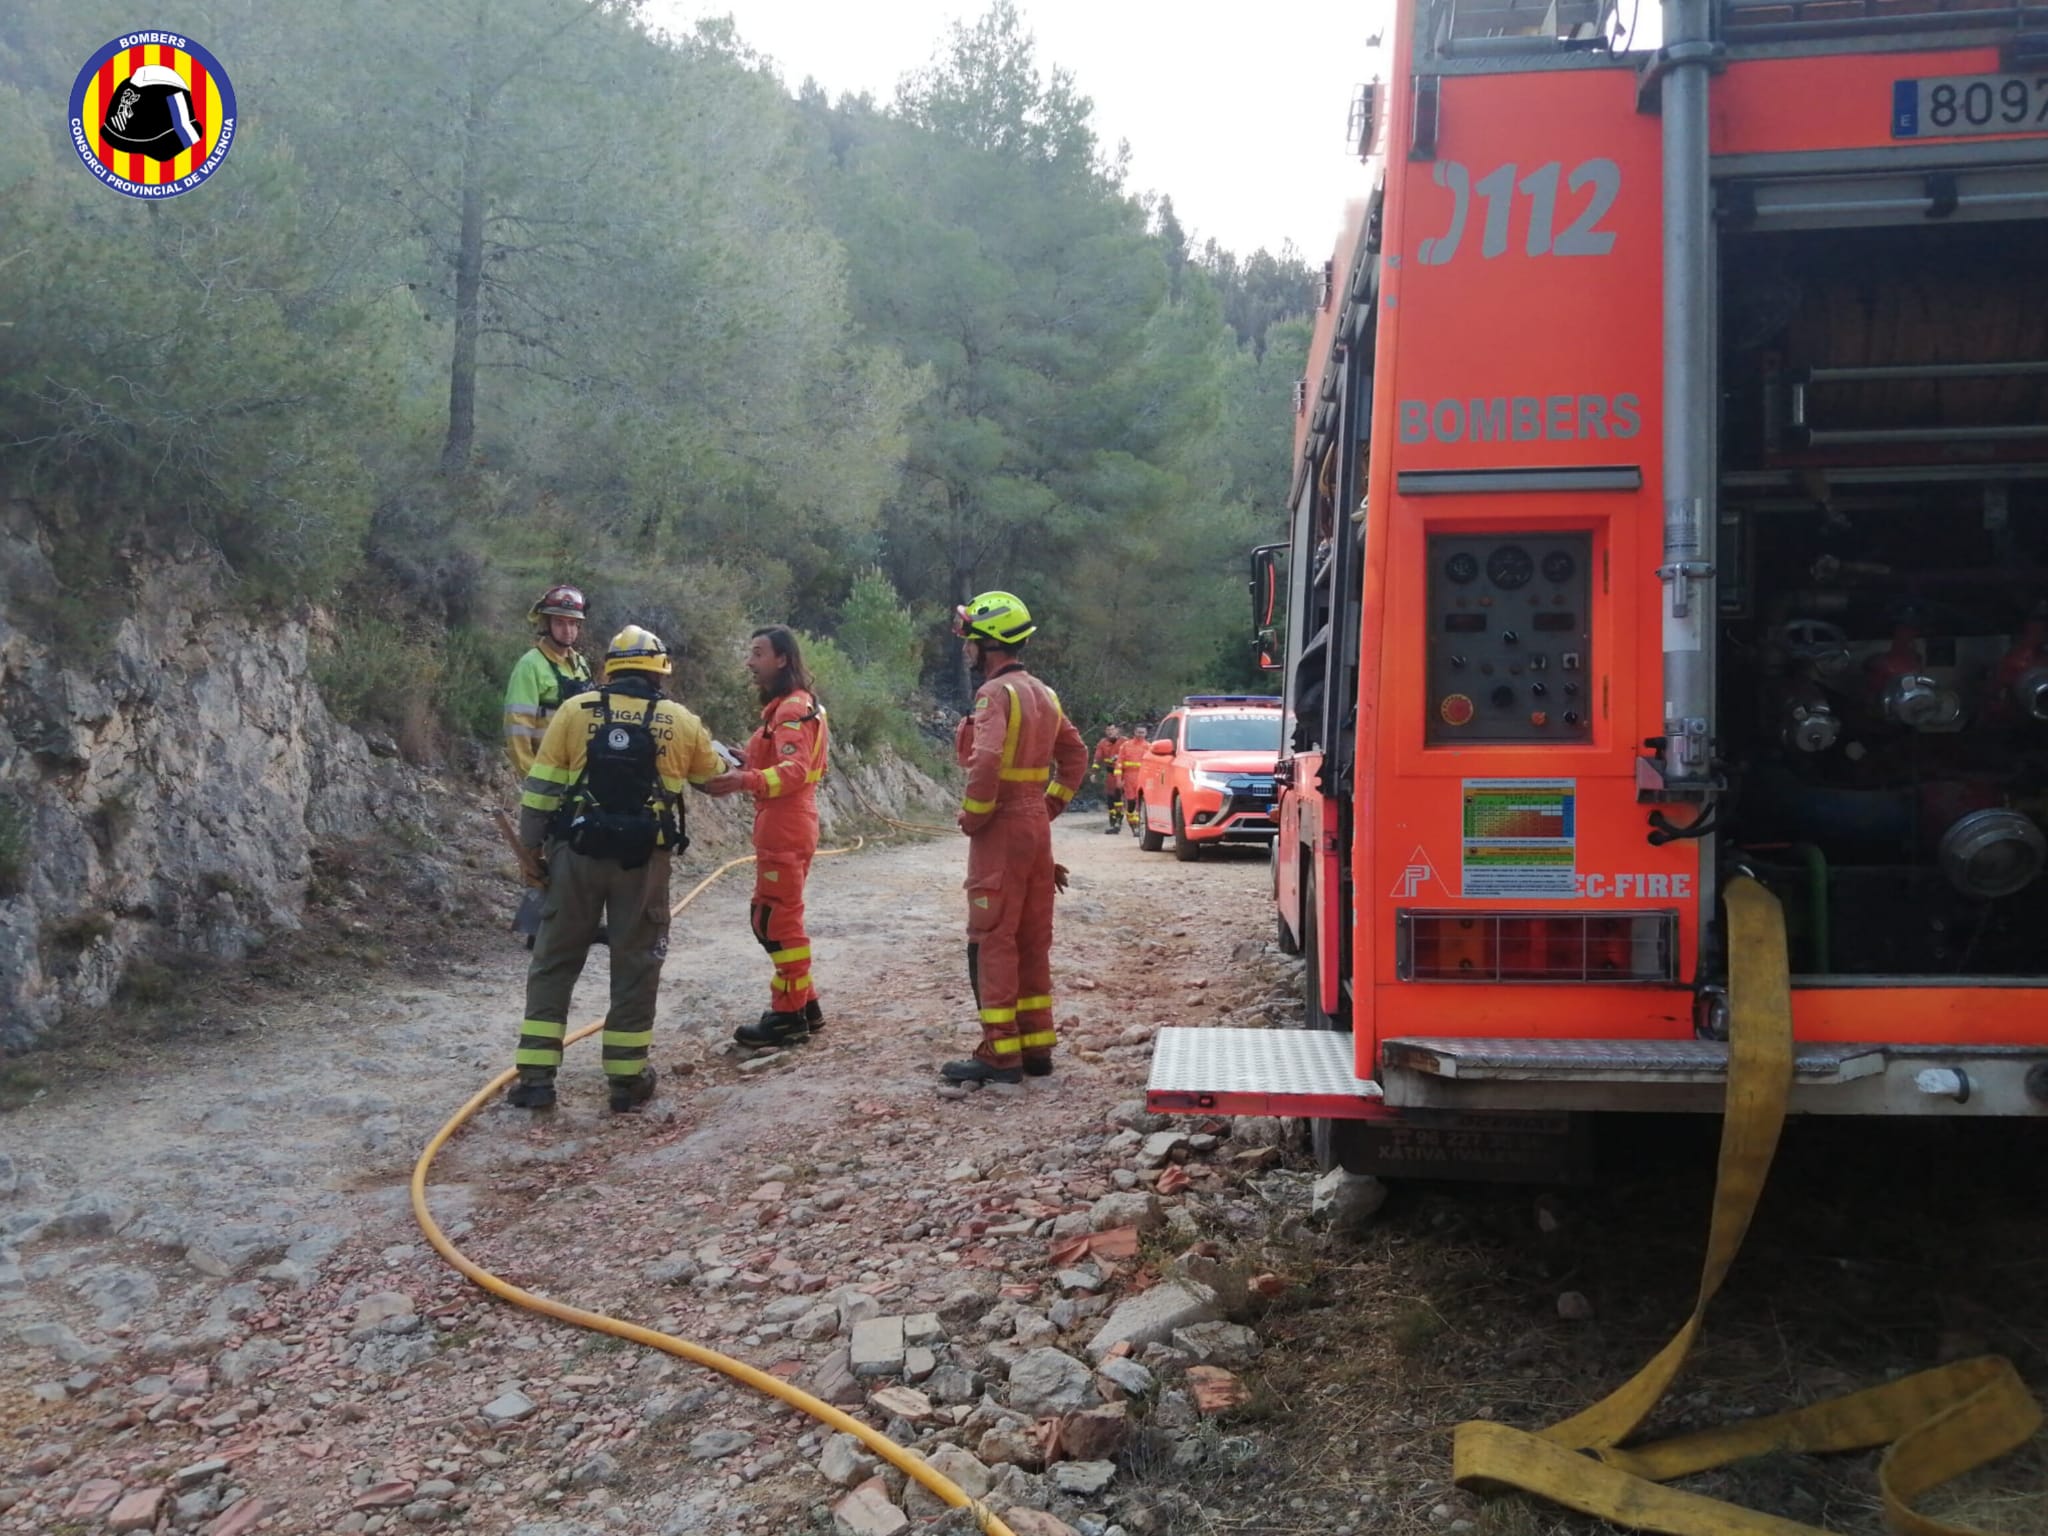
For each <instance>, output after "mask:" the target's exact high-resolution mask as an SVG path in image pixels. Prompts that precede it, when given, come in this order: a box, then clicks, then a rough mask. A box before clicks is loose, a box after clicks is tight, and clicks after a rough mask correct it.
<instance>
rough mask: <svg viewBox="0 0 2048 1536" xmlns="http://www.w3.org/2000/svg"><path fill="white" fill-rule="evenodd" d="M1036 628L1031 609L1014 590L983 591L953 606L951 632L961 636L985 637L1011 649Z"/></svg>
mask: <svg viewBox="0 0 2048 1536" xmlns="http://www.w3.org/2000/svg"><path fill="white" fill-rule="evenodd" d="M1037 630H1038V626H1037V625H1036V624H1034V623H1032V622H1031V610H1030V609H1029V608H1026V607H1025V606H1024V599H1023V598H1021V597H1019V596H1017V594H1016V593H1014V592H983V593H981V594H980V595H979V596H977V597H975V598H972V599H970V600H969V601H968V603H967V604H966V605H965V606H964V607H960V608H955V609H954V610H953V633H954V634H956V635H958V636H959V637H960V638H961V639H963V640H988V641H992V642H993V643H994V644H996V645H1000V646H1005V647H1009V648H1013V649H1014V648H1015V647H1017V646H1020V645H1022V644H1023V643H1024V642H1025V641H1026V640H1028V639H1029V638H1030V637H1031V636H1032V635H1033V634H1035V633H1036V632H1037Z"/></svg>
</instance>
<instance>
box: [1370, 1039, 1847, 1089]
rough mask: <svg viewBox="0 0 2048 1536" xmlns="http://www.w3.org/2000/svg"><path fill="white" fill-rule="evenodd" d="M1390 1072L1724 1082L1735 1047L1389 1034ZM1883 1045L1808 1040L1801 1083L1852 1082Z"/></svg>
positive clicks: (1384, 1052)
mask: <svg viewBox="0 0 2048 1536" xmlns="http://www.w3.org/2000/svg"><path fill="white" fill-rule="evenodd" d="M1380 1060H1381V1062H1382V1063H1383V1064H1384V1065H1385V1067H1386V1069H1387V1070H1388V1071H1389V1072H1396V1071H1405V1072H1419V1073H1422V1074H1423V1075H1425V1076H1428V1077H1447V1078H1460V1079H1463V1080H1465V1081H1468V1082H1513V1081H1524V1082H1526V1081H1531V1080H1541V1081H1545V1082H1589V1083H1626V1082H1638V1083H1718V1082H1724V1081H1726V1080H1727V1077H1728V1047H1727V1045H1725V1044H1724V1043H1723V1042H1721V1041H1718V1040H1525V1039H1512V1040H1462V1039H1405V1040H1388V1041H1386V1042H1385V1043H1384V1044H1383V1045H1382V1046H1381V1047H1380ZM1884 1065H1885V1055H1884V1047H1882V1046H1878V1045H1835V1044H1827V1045H1802V1046H1799V1047H1798V1048H1797V1049H1796V1050H1795V1052H1794V1053H1793V1064H1792V1075H1793V1077H1794V1079H1795V1080H1797V1081H1799V1082H1802V1083H1848V1082H1854V1081H1855V1080H1856V1079H1858V1078H1862V1077H1874V1076H1876V1075H1877V1074H1878V1073H1881V1072H1882V1071H1884Z"/></svg>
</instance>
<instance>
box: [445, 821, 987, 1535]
mask: <svg viewBox="0 0 2048 1536" xmlns="http://www.w3.org/2000/svg"><path fill="white" fill-rule="evenodd" d="M856 793H858V792H857V791H856ZM862 803H863V804H865V803H866V802H865V801H863V802H862ZM869 809H870V810H871V811H872V810H873V807H869ZM876 814H878V815H879V814H880V813H879V812H877V813H876ZM882 819H883V820H885V821H888V820H892V819H893V818H890V817H883V818H882ZM897 824H898V825H902V823H897ZM863 841H864V840H863V839H859V838H856V839H855V840H854V842H853V843H852V844H851V845H849V846H847V847H845V848H826V849H821V850H819V854H818V856H819V857H820V858H829V857H832V856H833V855H836V854H843V853H852V852H854V851H855V850H856V849H858V848H859V847H860V846H861V844H862V842H863ZM753 862H754V856H753V855H752V854H746V855H744V856H742V857H740V858H737V859H729V860H727V861H726V862H725V863H723V864H721V865H719V866H718V868H716V869H714V870H713V871H711V873H710V874H708V875H706V876H705V877H704V878H703V879H702V880H700V881H698V882H697V884H696V885H694V886H693V887H691V889H690V892H689V894H688V895H686V896H684V897H683V899H682V900H681V901H678V902H677V903H676V904H675V905H674V906H672V907H670V908H669V915H670V916H671V917H675V916H679V915H681V913H682V911H683V909H684V908H685V907H687V906H689V904H690V903H691V902H693V901H695V900H696V899H697V898H698V896H700V895H702V894H703V893H704V891H706V890H707V889H709V888H710V886H711V883H712V882H713V881H714V880H716V879H718V878H719V876H721V875H723V874H725V873H726V872H727V871H728V870H732V869H737V868H738V867H739V866H740V865H742V864H751V863H753ZM603 1027H604V1021H603V1020H602V1019H600V1020H598V1021H596V1022H595V1023H591V1024H586V1025H584V1026H583V1027H582V1028H581V1029H579V1030H577V1031H576V1032H575V1033H573V1034H571V1035H570V1036H569V1038H568V1039H567V1040H565V1041H564V1042H563V1044H564V1045H565V1046H567V1045H574V1044H575V1043H576V1042H577V1041H579V1040H587V1039H589V1038H590V1036H592V1035H594V1034H596V1033H597V1032H598V1031H599V1030H600V1029H602V1028H603ZM515 1075H516V1074H515V1071H514V1070H513V1069H511V1068H508V1069H506V1070H505V1071H503V1072H500V1073H499V1074H498V1075H497V1076H496V1077H494V1078H492V1079H491V1080H490V1081H489V1082H488V1083H486V1084H484V1086H483V1087H481V1088H479V1089H478V1090H477V1091H476V1092H475V1093H474V1094H472V1095H471V1096H470V1099H469V1102H468V1103H466V1104H464V1105H463V1106H462V1108H460V1109H458V1110H457V1111H456V1112H455V1113H454V1114H453V1115H452V1116H450V1117H449V1120H448V1123H447V1124H446V1125H444V1126H442V1127H441V1129H440V1130H438V1131H436V1132H435V1133H434V1137H433V1139H432V1140H431V1141H429V1142H428V1143H427V1145H426V1148H425V1150H424V1151H422V1152H421V1153H420V1156H419V1161H418V1162H417V1163H415V1164H413V1170H412V1213H413V1216H414V1218H415V1219H416V1220H417V1221H418V1222H419V1225H420V1230H421V1231H422V1232H424V1233H425V1234H426V1238H427V1241H428V1242H429V1243H431V1244H432V1245H433V1248H434V1251H435V1252H436V1253H438V1254H440V1255H441V1257H442V1258H444V1259H446V1260H447V1261H448V1263H449V1264H451V1265H452V1266H454V1267H455V1268H456V1269H457V1270H459V1271H460V1272H461V1273H462V1275H463V1277H464V1278H465V1279H467V1280H469V1281H470V1282H471V1283H472V1284H474V1285H477V1286H480V1287H482V1288H483V1289H484V1290H486V1291H489V1292H490V1293H491V1294H492V1295H493V1296H496V1297H498V1298H499V1299H500V1300H502V1301H509V1302H511V1303H512V1305H514V1306H515V1307H524V1308H525V1309H526V1310H527V1311H529V1312H538V1313H540V1314H542V1315H543V1316H546V1317H552V1318H554V1319H556V1320H557V1321H558V1322H564V1323H572V1324H574V1325H575V1326H576V1327H578V1328H588V1329H591V1330H592V1331H594V1332H597V1333H607V1334H610V1335H611V1336H612V1337H613V1338H615V1339H624V1340H626V1341H627V1342H628V1343H630V1344H642V1345H645V1346H646V1347H647V1348H649V1349H658V1350H660V1351H662V1353H664V1354H669V1355H674V1356H675V1357H676V1358H677V1359H679V1360H687V1361H689V1362H690V1363H691V1364H692V1365H701V1366H704V1367H706V1368H707V1369H709V1370H714V1371H718V1372H721V1373H722V1374H724V1375H727V1376H730V1377H731V1378H732V1379H733V1380H734V1381H737V1382H740V1383H742V1384H744V1385H746V1386H749V1387H752V1388H753V1389H754V1390H755V1391H757V1392H765V1393H767V1394H768V1395H769V1396H770V1397H773V1398H777V1399H780V1400H781V1401H782V1402H785V1403H788V1404H789V1405H790V1406H791V1407H792V1408H800V1409H802V1410H803V1411H804V1412H805V1413H807V1414H809V1415H810V1416H811V1417H812V1418H814V1419H816V1420H818V1421H819V1422H820V1423H822V1424H825V1425H828V1426H830V1427H831V1428H833V1429H836V1430H838V1431H839V1432H840V1433H842V1434H848V1435H853V1436H855V1437H856V1438H858V1439H859V1440H860V1442H861V1443H862V1444H863V1445H865V1446H866V1447H867V1448H868V1449H869V1450H871V1451H873V1452H874V1453H875V1454H876V1455H877V1456H879V1457H881V1458H882V1459H883V1460H884V1461H886V1462H888V1463H889V1465H890V1466H892V1467H894V1468H896V1469H897V1471H899V1472H901V1473H903V1474H904V1476H906V1477H908V1478H911V1479H912V1480H914V1481H915V1482H917V1483H919V1484H920V1485H922V1486H923V1487H924V1488H925V1489H926V1491H928V1492H929V1493H931V1494H932V1495H933V1496H934V1497H936V1498H938V1499H940V1500H941V1501H942V1502H944V1503H945V1504H947V1505H949V1506H951V1507H953V1508H956V1509H957V1508H963V1507H964V1508H967V1509H970V1510H972V1511H973V1512H974V1518H975V1519H976V1520H977V1521H978V1522H979V1523H980V1526H981V1529H982V1531H983V1532H985V1533H986V1536H1016V1533H1015V1532H1013V1531H1012V1530H1011V1529H1010V1527H1009V1526H1007V1525H1005V1524H1004V1523H1003V1522H1002V1520H1001V1519H1000V1518H999V1517H998V1516H997V1515H996V1514H995V1513H994V1511H992V1510H990V1509H989V1508H988V1507H987V1506H986V1505H985V1504H981V1503H979V1502H977V1501H976V1500H974V1499H972V1498H969V1497H968V1495H967V1493H966V1491H965V1490H964V1489H962V1488H961V1487H960V1486H959V1485H958V1484H957V1483H955V1482H954V1481H953V1480H952V1479H951V1478H948V1477H946V1476H945V1475H944V1474H942V1473H940V1472H938V1471H936V1470H935V1469H933V1468H932V1467H931V1466H930V1465H928V1464H927V1463H926V1462H925V1460H924V1459H923V1458H922V1457H920V1456H918V1455H916V1454H914V1453H913V1452H910V1451H908V1450H905V1449H904V1448H903V1447H902V1446H900V1445H898V1444H897V1443H896V1442H895V1441H893V1440H891V1439H890V1438H889V1437H888V1436H886V1435H884V1434H883V1433H881V1431H879V1430H877V1429H874V1428H871V1427H870V1426H868V1425H866V1424H863V1423H862V1422H861V1421H860V1420H859V1419H856V1418H854V1417H853V1416H852V1415H851V1414H848V1413H843V1412H841V1411H840V1410H839V1409H837V1408H835V1407H833V1406H832V1405H831V1404H830V1403H828V1402H825V1401H824V1400H823V1399H821V1398H817V1397H813V1396H812V1395H811V1394H810V1393H808V1392H806V1391H804V1390H803V1389H802V1388H801V1387H793V1386H791V1385H790V1384H789V1383H788V1382H786V1381H783V1380H782V1379H781V1378H780V1377H777V1376H771V1375H769V1374H768V1372H766V1371H762V1370H757V1369H756V1368H755V1367H753V1366H751V1365H748V1364H747V1363H746V1362H744V1361H741V1360H735V1359H733V1358H732V1357H731V1356H730V1355H722V1354H720V1353H719V1352H718V1351H717V1350H715V1349H706V1348H705V1347H704V1346H703V1345H701V1344H692V1343H691V1342H690V1341H689V1340H687V1339H679V1338H676V1337H675V1336H674V1335H673V1334H667V1333H661V1332H658V1331H657V1330H655V1329H652V1328H642V1327H640V1326H639V1325H638V1324H635V1323H628V1322H623V1321H621V1320H620V1319H618V1318H616V1317H607V1316H605V1315H604V1314H603V1313H601V1312H588V1311H585V1310H584V1309H583V1308H581V1307H572V1306H570V1305H568V1304H567V1303H566V1302H560V1301H552V1300H550V1299H549V1298H547V1297H545V1296H536V1295H534V1294H533V1292H531V1291H525V1290H521V1289H520V1288H519V1287H518V1286H516V1285H513V1284H512V1283H511V1282H510V1281H508V1280H503V1279H500V1278H499V1277H498V1276H496V1275H494V1274H492V1273H491V1272H490V1271H489V1270H487V1269H485V1268H483V1266H481V1265H479V1264H476V1263H474V1262H472V1261H471V1260H470V1259H469V1258H468V1256H467V1255H465V1254H464V1253H463V1252H462V1250H461V1249H459V1248H457V1247H456V1246H455V1244H454V1243H452V1242H450V1241H449V1239H448V1234H447V1233H445V1232H443V1231H442V1230H441V1227H440V1224H439V1223H438V1222H436V1221H435V1220H434V1215H433V1212H432V1211H431V1210H429V1209H428V1207H427V1174H428V1172H429V1170H430V1169H432V1167H433V1165H434V1158H435V1157H436V1156H437V1155H438V1154H439V1153H440V1151H441V1148H442V1147H444V1146H446V1145H447V1143H448V1140H449V1138H451V1137H452V1136H454V1134H455V1133H456V1132H457V1131H459V1130H461V1129H462V1127H463V1126H465V1125H466V1124H468V1123H469V1121H470V1119H471V1117H472V1116H474V1115H475V1114H476V1112H477V1111H478V1110H480V1109H482V1108H483V1107H484V1105H486V1104H488V1103H489V1102H490V1101H491V1100H492V1099H493V1098H494V1097H495V1096H496V1095H497V1094H498V1092H499V1091H500V1090H501V1089H502V1088H504V1086H505V1085H506V1084H507V1083H509V1082H510V1081H511V1080H512V1078H513V1077H514V1076H515Z"/></svg>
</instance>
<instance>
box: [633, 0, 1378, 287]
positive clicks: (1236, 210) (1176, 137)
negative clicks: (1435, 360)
mask: <svg viewBox="0 0 2048 1536" xmlns="http://www.w3.org/2000/svg"><path fill="white" fill-rule="evenodd" d="M985 8H986V7H985V4H984V3H983V0H883V3H880V4H869V5H856V4H849V3H847V0H653V3H652V4H651V5H650V7H649V11H650V19H652V20H655V21H656V22H657V24H661V25H667V26H670V27H672V28H674V29H676V30H683V29H685V28H687V27H688V26H689V25H690V24H692V23H694V22H695V21H696V20H698V19H699V18H701V17H704V16H721V15H730V16H731V17H732V18H733V21H734V23H735V25H736V26H737V27H738V29H739V33H740V36H741V37H743V38H744V39H746V41H747V42H748V43H749V44H750V45H751V46H752V47H754V48H755V49H756V50H757V51H759V52H761V53H764V54H767V55H768V56H769V57H771V58H772V59H774V60H775V62H776V65H777V67H778V69H779V70H780V72H781V74H782V77H783V80H784V81H785V83H787V84H788V86H789V87H790V89H791V90H794V89H795V88H796V87H797V86H799V85H801V84H802V83H803V80H804V77H805V76H806V75H810V76H814V77H815V78H816V79H817V80H818V81H819V83H820V84H822V85H823V86H824V87H825V89H826V90H827V92H829V93H830V94H831V95H832V96H834V97H835V98H836V97H837V96H839V95H840V94H842V93H843V92H849V91H851V92H859V91H870V92H872V93H873V94H874V95H875V97H876V98H877V99H878V100H880V101H883V102H888V101H891V100H893V99H894V97H895V93H896V82H897V80H899V79H900V78H901V77H902V76H903V75H905V74H906V73H908V72H910V71H911V70H914V69H917V68H919V67H921V66H923V65H924V64H925V63H927V62H929V60H930V59H931V57H932V54H933V52H934V51H935V50H936V49H937V47H938V46H939V44H940V43H941V41H942V40H943V39H944V38H945V37H946V36H947V33H948V28H949V26H950V24H951V23H952V22H953V21H955V20H972V19H973V18H974V17H976V16H978V15H980V14H981V13H982V11H983V10H984V9H985ZM1018 8H1019V10H1020V11H1021V12H1022V13H1023V15H1024V18H1025V21H1026V24H1027V25H1028V26H1029V28H1030V30H1031V32H1032V34H1033V35H1034V36H1035V37H1036V38H1037V40H1038V59H1039V65H1040V68H1041V69H1042V70H1043V69H1046V68H1049V67H1050V66H1051V65H1054V64H1058V65H1061V66H1064V67H1065V68H1067V69H1069V70H1071V71H1072V72H1073V74H1074V76H1075V80H1076V83H1077V84H1078V86H1079V88H1080V89H1081V91H1082V92H1083V93H1085V94H1086V95H1088V96H1089V97H1091V98H1092V99H1093V100H1094V103H1095V128H1096V133H1097V136H1098V137H1099V138H1100V139H1101V140H1102V142H1103V144H1104V145H1105V146H1113V145H1115V143H1116V142H1117V140H1119V139H1124V140H1128V141H1129V143H1130V146H1131V165H1130V182H1129V185H1130V188H1131V190H1132V191H1134V192H1142V191H1146V190H1152V191H1158V192H1164V193H1166V194H1168V195H1170V196H1171V197H1172V198H1173V206H1174V210H1175V212H1176V213H1177V214H1178V215H1179V216H1180V220H1181V222H1182V223H1183V224H1184V225H1186V226H1187V227H1188V229H1189V232H1190V234H1191V235H1192V236H1193V237H1194V238H1195V239H1196V241H1197V242H1198V243H1199V241H1200V240H1202V239H1204V238H1207V237H1209V236H1214V237H1215V238H1216V240H1218V241H1219V242H1220V243H1221V244H1223V245H1224V246H1226V247H1228V248H1230V249H1232V250H1235V251H1237V252H1239V253H1240V254H1247V255H1248V254H1249V253H1251V252H1252V251H1254V250H1256V249H1258V248H1259V247H1260V246H1265V247H1267V248H1268V249H1270V250H1274V251H1277V250H1278V249H1279V247H1280V244H1281V242H1282V241H1284V240H1292V241H1293V242H1294V243H1295V244H1296V245H1297V246H1298V247H1300V250H1301V255H1302V256H1303V258H1304V259H1306V260H1309V261H1312V262H1315V261H1321V260H1322V259H1323V258H1324V257H1325V256H1327V255H1329V253H1330V249H1331V247H1332V246H1333V245H1334V244H1335V242H1336V237H1337V232H1338V228H1339V225H1340V223H1341V220H1342V216H1343V207H1344V200H1345V199H1346V198H1347V197H1355V196H1360V195H1362V191H1363V186H1364V168H1363V167H1362V166H1361V165H1360V164H1359V163H1358V159H1357V157H1356V156H1355V155H1354V154H1352V153H1351V152H1350V151H1349V150H1347V148H1346V146H1345V143H1344V123H1345V115H1346V112H1347V110H1348V106H1349V103H1350V99H1351V97H1352V96H1353V95H1354V94H1356V91H1357V88H1358V86H1359V85H1360V84H1361V83H1362V82H1363V81H1364V80H1365V79H1366V69H1367V65H1366V49H1365V41H1366V38H1367V37H1368V36H1370V35H1371V34H1372V32H1373V31H1374V30H1375V29H1376V28H1377V27H1378V26H1379V25H1380V21H1379V17H1380V16H1381V15H1382V14H1383V7H1382V5H1381V4H1379V3H1377V0H1362V3H1359V4H1353V5H1345V6H1339V5H1332V4H1327V3H1321V4H1313V5H1288V4H1284V3H1282V4H1278V5H1273V4H1267V5H1243V4H1239V5H1233V6H1231V7H1229V8H1227V9H1226V8H1222V7H1216V8H1214V9H1210V8H1207V7H1200V6H1191V5H1189V4H1187V3H1185V0H1177V3H1171V4H1169V3H1167V0H1019V6H1018ZM1205 11H1206V12H1207V15H1208V16H1212V17H1214V21H1213V22H1212V21H1208V20H1207V18H1206V17H1205V14H1204V13H1205Z"/></svg>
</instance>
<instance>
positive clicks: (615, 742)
mask: <svg viewBox="0 0 2048 1536" xmlns="http://www.w3.org/2000/svg"><path fill="white" fill-rule="evenodd" d="M605 741H606V742H607V743H608V744H609V745H610V746H611V749H612V750H613V751H614V752H623V751H625V750H626V748H628V747H630V746H631V745H632V744H633V738H632V737H631V736H629V735H627V734H626V733H625V732H624V731H623V730H621V729H620V728H619V727H618V726H616V725H615V726H613V727H612V733H611V735H609V736H607V737H606V738H605Z"/></svg>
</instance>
